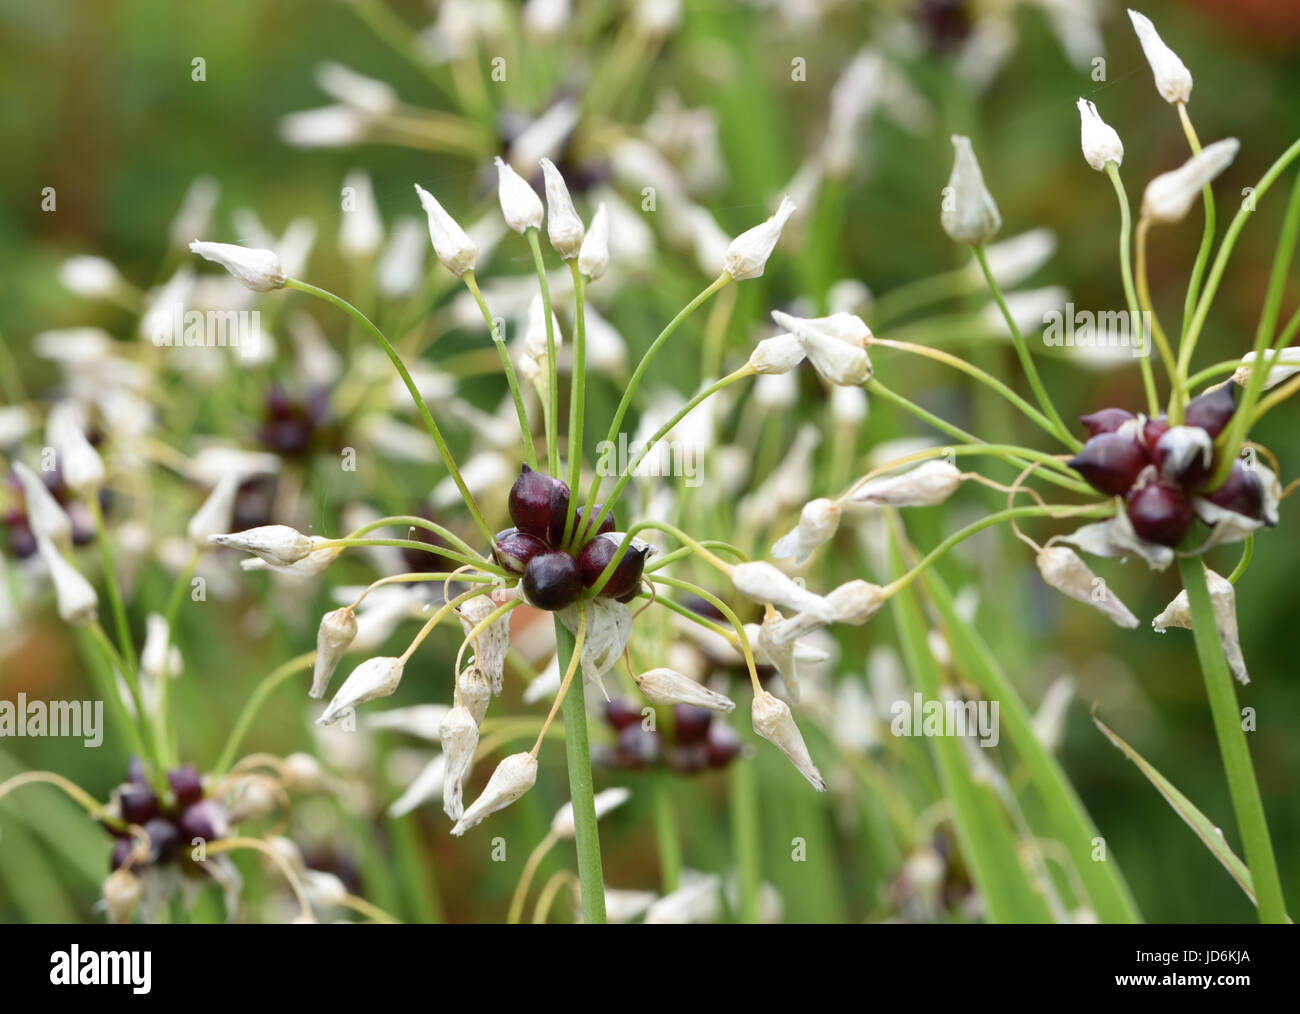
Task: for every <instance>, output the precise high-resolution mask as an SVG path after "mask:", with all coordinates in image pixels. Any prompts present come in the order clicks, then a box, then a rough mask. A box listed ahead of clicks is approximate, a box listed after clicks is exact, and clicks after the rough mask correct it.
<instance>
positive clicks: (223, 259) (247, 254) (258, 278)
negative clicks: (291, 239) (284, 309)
mask: <svg viewBox="0 0 1300 1014" xmlns="http://www.w3.org/2000/svg"><path fill="white" fill-rule="evenodd" d="M190 251H191V252H193V253H196V254H198V255H199V256H200V257H202V258H203V259H204V260H207V261H212V263H214V264H220V265H221V266H222V267H223V268H225V269H226V270H227V271H229V272H230V273H231V274H232V275H234V276H235V277H236V278H238V279H239V280H240V281H241V282H243V283H244V284H245V285H247V286H248V287H249V288H250V289H252V290H253V291H254V292H269V291H270V290H271V289H282V288H284V282H285V276H284V269H283V268H282V267H280V258H279V256H278V255H277V254H276V253H275V251H274V250H250V249H249V248H248V247H243V246H235V245H234V244H233V243H208V242H204V241H201V240H197V239H196V240H195V241H194V242H192V243H191V244H190Z"/></svg>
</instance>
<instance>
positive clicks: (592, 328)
mask: <svg viewBox="0 0 1300 1014" xmlns="http://www.w3.org/2000/svg"><path fill="white" fill-rule="evenodd" d="M584 312H585V314H586V323H587V369H589V370H597V371H599V372H601V373H606V374H610V375H615V374H619V373H622V372H623V370H624V369H625V368H626V366H627V342H626V341H624V339H623V336H622V335H621V334H619V332H618V329H617V328H616V327H614V325H613V324H611V323H610V322H609V321H607V320H606V319H605V318H604V317H602V316H601V315H600V314H599V313H597V312H596V308H595V307H594V306H591V305H590V304H588V305H587V306H586V307H585V308H584Z"/></svg>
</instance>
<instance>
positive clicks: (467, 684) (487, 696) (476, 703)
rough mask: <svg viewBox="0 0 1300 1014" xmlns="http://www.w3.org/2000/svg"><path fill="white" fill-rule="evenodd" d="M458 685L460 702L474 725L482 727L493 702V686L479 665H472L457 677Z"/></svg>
mask: <svg viewBox="0 0 1300 1014" xmlns="http://www.w3.org/2000/svg"><path fill="white" fill-rule="evenodd" d="M456 685H457V686H458V687H460V702H461V704H462V705H464V707H465V708H466V709H467V710H468V711H469V713H470V716H471V717H472V718H473V719H474V724H475V725H482V724H483V719H484V718H485V717H487V709H488V704H489V703H490V702H491V700H492V684H491V683H489V682H488V678H487V677H486V676H484V675H483V672H482V670H480V669H479V667H478V666H477V665H471V666H467V667H466V668H465V670H464V671H463V672H462V673H461V674H460V675H459V676H457V677H456Z"/></svg>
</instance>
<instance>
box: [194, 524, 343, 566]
mask: <svg viewBox="0 0 1300 1014" xmlns="http://www.w3.org/2000/svg"><path fill="white" fill-rule="evenodd" d="M208 541H209V542H211V543H214V544H216V545H218V546H229V547H230V548H231V549H238V550H242V551H243V552H245V553H252V554H253V555H254V556H256V557H259V558H260V559H263V560H265V561H266V562H267V563H269V564H272V565H273V566H277V567H288V566H290V565H292V564H295V563H297V562H298V561H299V560H302V559H304V558H305V557H306V556H307V555H308V554H311V553H314V552H315V551H316V549H317V546H318V545H319V544H320V543H322V542H326V541H328V540H326V539H322V538H320V537H319V536H315V535H303V534H302V532H299V531H295V530H294V529H292V528H290V527H289V526H288V525H262V526H261V527H259V528H249V529H247V530H246V531H242V532H231V533H229V534H228V535H209V536H208Z"/></svg>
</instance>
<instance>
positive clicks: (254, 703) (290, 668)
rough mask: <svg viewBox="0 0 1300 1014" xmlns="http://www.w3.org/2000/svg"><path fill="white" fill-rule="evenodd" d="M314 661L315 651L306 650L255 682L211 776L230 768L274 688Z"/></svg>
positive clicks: (216, 775) (214, 776)
mask: <svg viewBox="0 0 1300 1014" xmlns="http://www.w3.org/2000/svg"><path fill="white" fill-rule="evenodd" d="M315 661H316V652H315V651H307V652H304V653H303V654H301V655H298V656H296V657H295V658H291V659H289V661H287V662H285V663H284V664H283V665H281V666H279V667H277V668H275V669H272V670H271V672H270V673H268V674H267V675H266V676H264V677H262V681H261V682H260V683H258V684H257V686H256V687H255V688H254V689H253V692H252V693H251V694H249V696H248V700H247V701H245V702H244V707H243V710H242V711H240V713H239V717H238V718H237V719H236V720H235V724H234V727H233V728H232V729H231V730H230V736H229V737H228V738H227V739H226V745H225V748H224V749H223V750H222V751H221V756H220V757H218V758H217V763H216V764H214V765H213V766H212V772H211V774H212V777H213V778H219V777H220V776H221V775H224V774H225V773H226V772H227V771H229V770H230V766H231V765H232V764H234V763H235V754H236V753H237V752H238V750H239V744H240V743H242V742H243V741H244V737H245V736H246V735H247V734H248V730H249V727H250V726H252V724H253V719H255V718H256V717H257V713H258V711H259V710H261V707H262V705H263V704H265V703H266V699H267V698H268V697H270V696H271V694H273V693H274V692H275V690H276V689H277V688H278V687H279V686H280V684H282V683H284V682H285V681H286V680H288V679H289V678H290V677H291V676H294V675H296V674H297V673H300V672H302V671H303V670H305V669H309V668H310V667H311V665H312V663H314V662H315Z"/></svg>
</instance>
